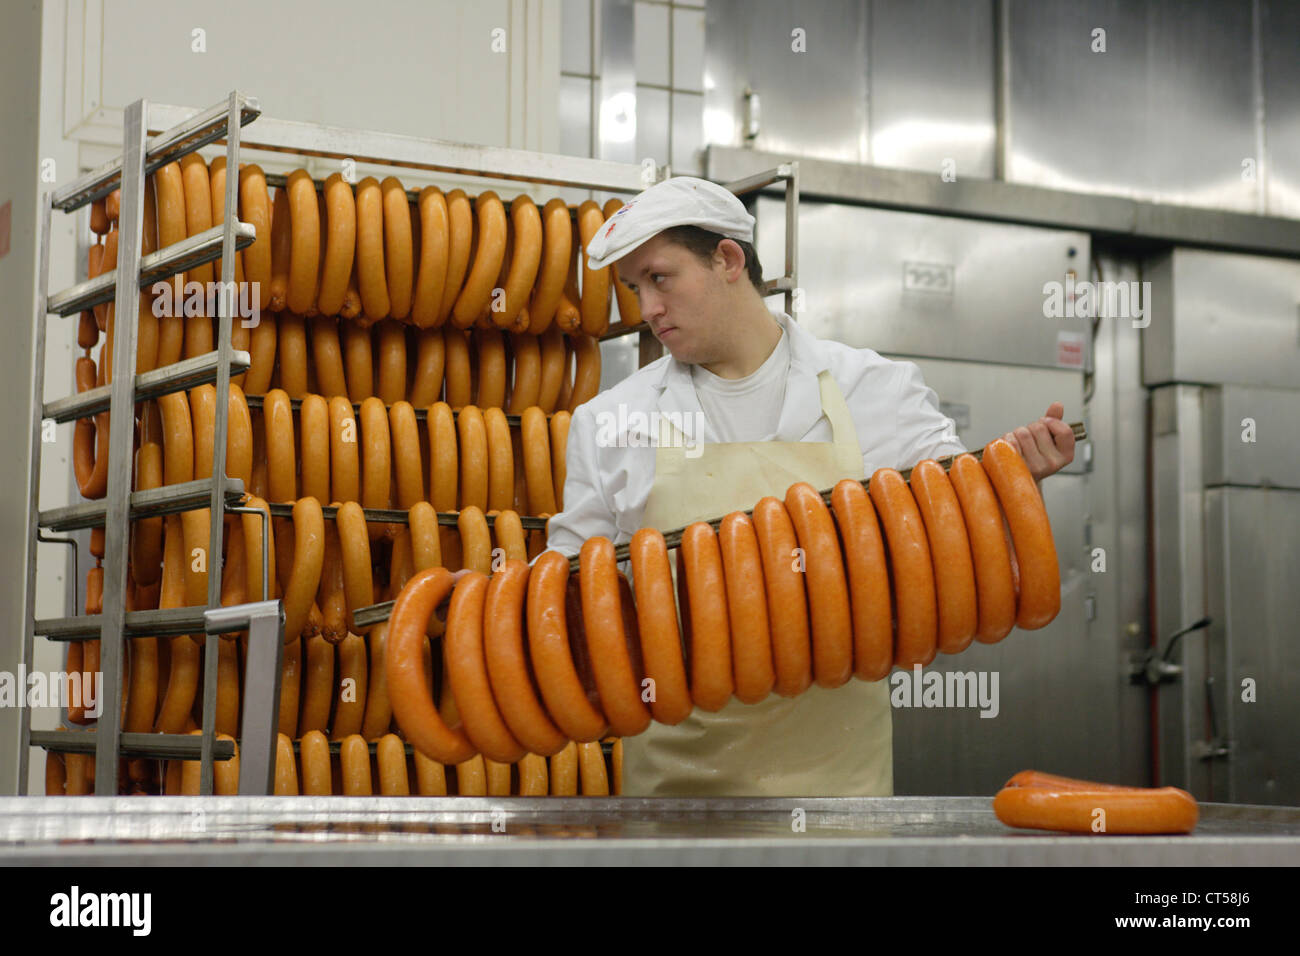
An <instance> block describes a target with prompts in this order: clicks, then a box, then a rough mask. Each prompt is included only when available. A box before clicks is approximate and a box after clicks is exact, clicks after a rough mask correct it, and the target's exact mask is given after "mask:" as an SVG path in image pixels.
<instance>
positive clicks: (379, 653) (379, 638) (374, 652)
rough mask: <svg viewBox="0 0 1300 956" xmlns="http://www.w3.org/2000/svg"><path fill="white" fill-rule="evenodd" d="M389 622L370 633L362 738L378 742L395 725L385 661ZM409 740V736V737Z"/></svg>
mask: <svg viewBox="0 0 1300 956" xmlns="http://www.w3.org/2000/svg"><path fill="white" fill-rule="evenodd" d="M388 630H389V622H387V621H385V622H382V623H380V624H376V625H375V628H374V630H373V631H371V632H370V671H369V681H368V685H367V687H366V710H365V715H364V716H363V717H362V720H361V736H363V737H365V738H366V740H378V739H379V738H380V737H382V736H383V735H384V734H386V733H388V728H389V727H390V726H391V725H392V723H393V702H392V698H391V696H390V695H389V693H388V670H387V668H386V667H385V665H384V661H385V659H386V657H387V654H388ZM408 739H409V735H408Z"/></svg>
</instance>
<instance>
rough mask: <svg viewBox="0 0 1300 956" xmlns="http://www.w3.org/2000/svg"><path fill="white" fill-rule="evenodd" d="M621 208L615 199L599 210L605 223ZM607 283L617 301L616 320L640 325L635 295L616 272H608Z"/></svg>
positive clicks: (639, 305) (609, 200)
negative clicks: (610, 286) (612, 289)
mask: <svg viewBox="0 0 1300 956" xmlns="http://www.w3.org/2000/svg"><path fill="white" fill-rule="evenodd" d="M622 208H623V200H621V199H618V198H617V197H614V198H610V199H607V200H606V201H605V208H604V209H603V210H601V212H603V213H604V216H605V221H606V222H609V220H610V219H611V218H613V216H614V214H615V213H617V212H618V211H619V210H620V209H622ZM609 282H610V285H612V286H613V287H614V297H615V298H616V299H617V300H618V318H619V321H620V322H621V323H622V324H623V325H625V326H630V325H640V324H641V303H640V302H639V301H637V297H636V293H635V292H633V291H632V290H631V289H630V288H628V285H627V283H626V282H622V281H620V280H619V278H618V275H617V270H615V269H612V268H611V269H610V270H609Z"/></svg>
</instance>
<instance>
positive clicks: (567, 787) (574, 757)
mask: <svg viewBox="0 0 1300 956" xmlns="http://www.w3.org/2000/svg"><path fill="white" fill-rule="evenodd" d="M548 764H549V765H550V776H551V796H553V797H575V796H577V795H578V745H577V744H576V743H574V742H573V741H572V740H570V741H569V742H568V744H566V745H565V747H564V749H563V750H561V751H560V752H559V753H557V754H555V755H554V756H553V757H551V759H550V760H549V761H548Z"/></svg>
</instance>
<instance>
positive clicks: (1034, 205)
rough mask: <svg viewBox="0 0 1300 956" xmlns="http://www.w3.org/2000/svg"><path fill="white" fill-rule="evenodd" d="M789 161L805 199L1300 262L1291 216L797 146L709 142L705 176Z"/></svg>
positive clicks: (1299, 235) (733, 175)
mask: <svg viewBox="0 0 1300 956" xmlns="http://www.w3.org/2000/svg"><path fill="white" fill-rule="evenodd" d="M792 159H797V160H799V163H800V177H801V183H800V187H801V191H802V194H803V196H804V197H805V198H806V199H808V200H811V199H828V200H835V201H839V202H845V203H857V204H861V205H866V206H876V207H879V208H882V209H899V210H905V211H912V212H927V213H937V214H939V215H943V216H953V217H957V218H963V219H985V220H990V221H995V222H1008V223H1020V224H1023V225H1032V226H1047V227H1050V228H1054V229H1077V230H1080V231H1083V232H1089V233H1092V234H1093V236H1094V237H1106V238H1115V239H1125V240H1129V241H1136V242H1138V243H1141V244H1144V245H1146V246H1148V247H1151V248H1155V247H1159V246H1163V245H1169V244H1175V245H1186V246H1201V247H1205V248H1212V249H1222V250H1231V251H1238V252H1250V253H1264V254H1269V255H1281V256H1293V257H1300V228H1297V226H1296V221H1295V220H1294V219H1286V218H1283V217H1281V216H1255V215H1247V214H1244V213H1237V212H1228V211H1224V210H1215V209H1196V208H1190V207H1183V206H1176V205H1172V204H1168V203H1154V202H1141V201H1137V200H1133V199H1127V198H1123V197H1119V196H1106V195H1089V194H1088V193H1086V192H1083V191H1080V190H1068V191H1067V190H1065V189H1047V188H1043V187H1040V186H1029V185H1025V184H1022V183H1005V182H990V181H984V180H977V179H961V178H960V177H959V178H958V179H957V181H956V182H952V183H945V182H942V181H941V180H940V179H939V177H937V176H935V175H934V174H933V173H922V172H914V171H912V170H906V169H886V168H884V167H881V166H865V165H859V164H857V163H853V162H831V161H827V160H823V159H817V158H811V159H810V158H808V157H807V155H805V154H804V153H803V151H802V150H800V149H798V148H797V147H792V148H790V149H787V150H783V151H771V152H766V151H759V150H748V149H738V148H733V147H726V146H717V145H716V144H715V145H710V146H709V147H708V149H707V150H706V156H705V172H704V175H705V176H706V177H707V178H709V179H712V180H716V181H719V182H725V181H727V180H731V179H739V178H741V177H742V176H748V175H750V174H751V173H754V172H757V171H758V170H761V169H766V168H768V167H770V166H775V165H776V164H778V163H782V162H788V161H790V160H792Z"/></svg>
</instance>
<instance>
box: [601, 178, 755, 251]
mask: <svg viewBox="0 0 1300 956" xmlns="http://www.w3.org/2000/svg"><path fill="white" fill-rule="evenodd" d="M673 226H698V227H699V228H701V229H707V230H708V231H709V232H716V233H718V234H719V235H722V236H725V237H726V238H728V239H735V240H736V241H737V242H753V241H754V217H753V216H751V215H750V214H749V213H748V212H746V211H745V206H744V204H743V203H742V202H741V201H740V200H739V199H737V198H736V197H735V195H734V194H732V192H731V191H730V190H729V189H727V188H726V187H725V186H719V185H718V184H717V183H711V182H709V181H708V180H707V179H696V178H695V177H693V176H674V177H673V178H672V179H665V180H664V181H663V182H661V183H656V184H655V185H653V186H651V187H650V188H649V189H647V190H646V191H645V192H643V193H640V194H638V195H637V196H636V197H635V198H634V199H631V200H629V201H628V202H627V204H626V205H624V206H623V208H622V209H620V210H619V211H618V212H616V213H614V215H613V216H611V217H610V218H609V219H608V220H607V221H606V222H605V225H603V226H601V228H600V231H599V232H598V233H596V235H595V236H594V237H593V238H592V240H591V242H589V243H587V256H588V262H587V265H588V267H589V268H592V269H603V268H604V267H605V266H607V265H609V264H610V263H611V262H616V261H617V260H619V259H621V258H623V256H625V255H627V254H628V253H629V252H631V251H632V250H633V249H635V248H636V247H637V246H639V245H641V244H642V243H643V242H645V241H646V240H648V239H652V238H654V237H655V236H656V235H658V234H659V233H661V232H663V231H664V230H665V229H671V228H672V227H673Z"/></svg>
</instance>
